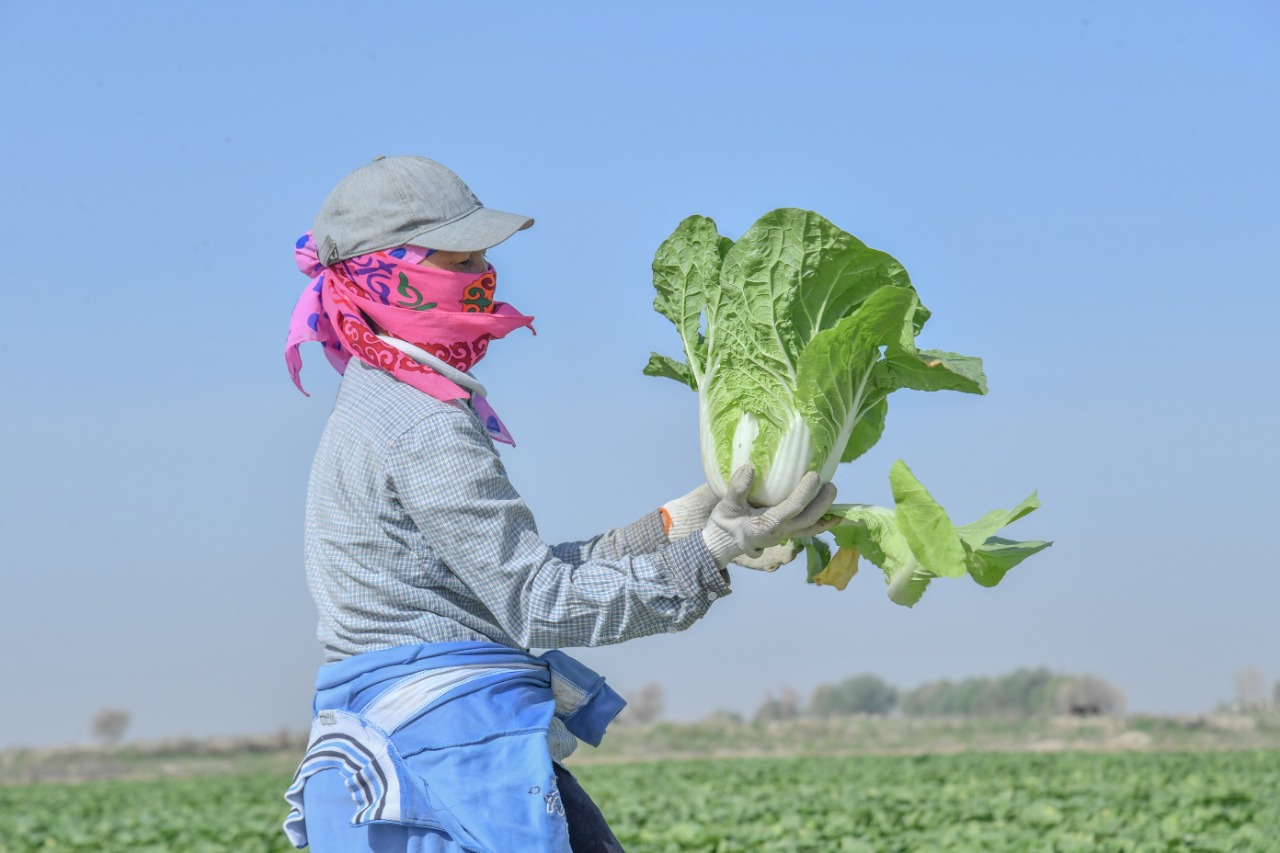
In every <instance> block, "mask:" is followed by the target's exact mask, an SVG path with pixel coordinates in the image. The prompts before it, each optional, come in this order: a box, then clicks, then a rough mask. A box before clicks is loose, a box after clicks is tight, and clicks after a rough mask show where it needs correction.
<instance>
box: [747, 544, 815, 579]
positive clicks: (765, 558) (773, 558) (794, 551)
mask: <svg viewBox="0 0 1280 853" xmlns="http://www.w3.org/2000/svg"><path fill="white" fill-rule="evenodd" d="M803 547H804V546H803V545H801V544H800V543H799V542H797V541H796V540H794V539H792V540H790V541H788V542H783V543H782V544H781V545H770V546H769V547H768V548H765V549H764V551H762V552H761V553H760V556H759V557H748V556H747V555H746V554H743V555H742V556H740V557H735V558H734V560H733V564H734V565H735V566H742V568H744V569H755V570H756V571H757V572H776V571H777V570H778V569H780V568H782V567H783V566H785V565H786V564H787V563H790V562H791V561H792V560H794V559H795V558H796V557H797V556H799V554H800V551H801V549H802V548H803Z"/></svg>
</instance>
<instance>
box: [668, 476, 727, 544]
mask: <svg viewBox="0 0 1280 853" xmlns="http://www.w3.org/2000/svg"><path fill="white" fill-rule="evenodd" d="M719 502H720V499H719V498H717V497H716V493H715V492H713V491H711V487H710V486H708V485H707V484H706V483H703V484H702V485H701V486H698V488H696V489H694V490H693V491H692V492H690V493H689V494H687V495H682V496H681V497H678V498H676V499H675V500H672V501H667V502H666V503H664V504H663V505H662V507H661V510H660V511H661V512H662V526H663V527H664V528H665V529H666V531H667V541H668V542H675V541H676V540H678V539H683V538H685V537H686V536H692V535H693V534H695V533H697V532H699V531H700V530H702V528H704V527H706V526H707V519H708V518H710V517H711V509H712V507H714V506H715V505H716V504H717V503H719Z"/></svg>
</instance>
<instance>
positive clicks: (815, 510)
mask: <svg viewBox="0 0 1280 853" xmlns="http://www.w3.org/2000/svg"><path fill="white" fill-rule="evenodd" d="M755 476H756V472H755V468H753V467H752V466H751V465H749V464H748V465H743V466H742V467H740V468H739V469H738V470H737V471H734V472H733V477H732V478H730V480H729V488H728V490H727V491H726V492H725V495H724V498H722V499H721V501H720V502H719V503H718V504H716V505H715V507H714V508H713V509H712V510H711V515H710V517H709V518H708V519H707V525H706V527H704V528H703V529H702V538H703V540H704V541H705V542H706V545H707V550H708V551H710V552H711V556H712V557H714V558H715V561H716V564H717V565H719V566H720V567H721V568H724V567H725V566H728V565H729V563H730V562H731V561H732V560H734V559H735V558H737V557H739V556H741V555H743V554H746V555H747V556H748V557H751V558H759V557H761V556H763V554H764V549H765V548H767V547H769V546H770V545H776V544H778V543H780V542H783V541H785V540H787V539H796V538H800V537H805V536H813V535H815V534H817V533H820V532H822V531H823V530H825V529H826V526H825V525H824V523H823V522H822V516H823V515H824V514H825V513H826V511H827V510H828V509H829V508H830V507H831V504H832V503H833V502H834V501H835V499H836V487H835V486H833V485H832V484H831V483H822V481H821V480H819V479H818V475H817V474H815V473H813V472H812V471H810V472H809V473H808V474H805V475H804V476H803V477H801V478H800V482H799V483H798V484H797V485H796V487H795V489H794V490H792V492H791V494H790V495H788V496H787V497H785V498H783V499H782V501H781V502H779V503H778V504H777V505H776V506H771V507H759V508H757V507H753V506H751V504H750V503H748V502H747V495H749V494H750V493H751V484H752V483H753V482H754V481H755ZM775 568H776V566H775Z"/></svg>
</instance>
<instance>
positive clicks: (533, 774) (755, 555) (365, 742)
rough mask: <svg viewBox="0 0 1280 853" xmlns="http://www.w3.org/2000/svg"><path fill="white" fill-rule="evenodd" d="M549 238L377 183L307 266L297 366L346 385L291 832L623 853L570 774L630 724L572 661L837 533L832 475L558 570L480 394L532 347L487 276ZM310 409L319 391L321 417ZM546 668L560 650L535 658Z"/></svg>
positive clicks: (306, 250) (433, 173)
mask: <svg viewBox="0 0 1280 853" xmlns="http://www.w3.org/2000/svg"><path fill="white" fill-rule="evenodd" d="M532 224H533V220H532V219H530V218H528V217H525V216H519V215H515V214H511V213H504V212H501V211H498V210H494V209H492V208H488V207H484V206H483V205H482V204H481V203H480V201H479V200H478V199H477V198H476V197H475V195H474V194H473V193H472V192H471V190H470V189H468V187H467V186H466V185H465V184H464V183H463V182H462V181H461V180H460V179H459V178H458V176H457V175H455V174H454V173H453V172H451V171H450V170H448V169H447V168H445V167H444V166H442V165H440V164H439V163H436V162H434V161H431V160H428V159H425V158H421V157H378V158H375V159H374V160H373V161H372V162H370V163H368V164H367V165H365V166H362V167H361V168H358V169H356V170H355V171H353V172H351V173H350V174H349V175H347V176H346V177H345V178H343V179H342V180H341V181H340V182H339V183H338V185H337V186H336V187H335V188H334V189H333V191H332V192H331V193H330V194H329V196H328V197H327V199H326V200H325V201H324V203H323V204H322V205H321V208H320V211H319V213H318V214H317V215H316V217H315V220H314V223H313V226H312V229H311V231H310V232H308V233H307V234H305V235H303V237H302V238H300V239H299V240H298V242H297V245H296V247H295V256H296V259H297V262H298V266H299V268H300V269H301V270H302V272H303V273H305V274H306V275H307V276H308V278H309V279H310V280H309V282H308V284H307V286H306V287H305V289H304V290H303V293H302V296H301V298H300V299H299V301H298V303H297V306H296V307H295V309H294V312H293V317H292V322H291V325H290V331H289V337H288V341H287V345H286V363H287V365H288V368H289V372H290V374H291V376H292V378H293V381H294V383H295V384H296V385H297V386H298V388H299V390H301V389H302V384H301V378H300V371H301V366H302V363H301V358H300V355H299V347H300V345H301V344H302V343H304V342H307V341H314V342H317V343H319V344H320V345H321V347H322V349H323V352H324V354H325V356H326V357H327V358H328V360H329V362H330V363H331V364H332V365H333V366H334V367H335V368H336V369H337V370H338V371H339V372H341V373H343V380H342V383H341V386H340V388H339V390H338V394H337V399H336V401H335V403H334V407H333V410H332V412H331V414H330V415H329V419H328V422H327V424H326V427H325V430H324V433H323V435H322V437H321V439H320V444H319V448H318V450H317V453H316V457H315V461H314V464H313V467H312V471H311V477H310V483H309V486H308V491H307V508H306V535H305V561H306V569H307V579H308V583H309V586H310V590H311V594H312V597H313V598H314V600H315V604H316V607H317V610H318V613H319V624H318V629H317V635H318V638H319V639H320V641H321V642H322V643H323V645H324V650H325V663H324V664H323V665H322V666H321V667H320V669H319V672H318V674H317V681H316V695H315V702H314V711H315V717H314V721H313V726H312V730H311V736H310V740H309V744H308V748H307V752H306V754H305V755H304V757H303V759H302V761H301V763H300V765H299V768H298V772H297V774H296V776H295V778H294V782H293V784H292V785H291V786H290V788H289V790H288V792H287V793H286V800H287V801H288V802H289V804H290V806H291V811H290V813H289V817H288V819H287V820H286V823H285V831H286V833H287V834H288V836H289V839H290V840H291V841H292V842H293V843H294V845H295V846H299V847H301V846H306V845H308V844H309V845H310V846H311V847H312V848H313V849H315V850H317V851H319V853H325V851H331V850H341V851H346V850H362V851H363V850H376V851H392V850H396V851H410V850H412V851H460V850H468V851H476V850H493V851H501V853H507V851H515V850H519V851H522V853H524V852H526V851H567V850H572V851H587V850H592V851H595V850H600V851H609V850H621V849H622V848H621V846H620V845H619V843H618V841H617V839H616V838H615V836H614V834H613V833H612V832H611V831H610V829H609V827H608V824H607V823H606V821H605V819H604V817H603V815H602V814H601V812H600V810H599V809H598V808H597V807H596V805H595V804H594V803H593V802H592V801H591V799H590V797H589V796H588V795H587V794H586V793H585V792H584V791H583V790H582V789H581V787H580V786H579V785H578V784H577V782H576V780H574V778H573V776H572V775H571V774H570V773H569V772H568V771H567V770H565V768H564V767H563V766H562V764H561V763H560V762H561V761H562V760H563V759H564V758H566V757H567V756H568V755H569V754H570V753H571V752H572V751H573V750H574V748H575V747H576V746H577V743H578V740H585V741H587V742H589V743H592V744H599V742H600V738H601V736H602V735H603V733H604V729H605V727H606V726H607V725H608V723H609V721H610V720H611V719H612V718H613V717H614V715H616V714H617V712H618V711H619V710H621V708H622V705H623V704H624V703H623V702H622V700H621V699H620V697H619V696H618V695H617V694H616V693H615V692H613V691H612V690H611V689H610V688H609V687H608V686H607V685H605V684H604V679H603V678H601V677H600V676H598V675H597V674H596V673H594V672H591V671H590V670H589V669H587V668H586V667H585V666H583V665H582V664H580V663H578V662H577V661H575V660H573V658H571V657H570V656H568V655H567V654H565V653H564V652H562V651H559V649H561V648H565V647H573V646H598V645H605V644H609V643H618V642H623V641H625V640H629V639H632V638H635V637H642V636H647V635H651V634H656V633H662V632H674V631H681V630H684V629H685V628H688V627H689V626H690V625H692V624H693V623H694V622H695V621H697V620H698V619H700V618H702V616H703V615H705V614H706V613H707V611H708V608H709V607H710V606H711V604H712V602H713V601H715V600H716V599H718V598H720V597H723V596H725V595H727V594H728V593H729V592H730V584H729V576H728V574H727V571H726V570H727V567H728V566H729V564H730V563H731V562H734V561H738V562H740V563H741V564H744V565H747V566H748V567H753V568H764V569H770V568H776V567H777V566H778V565H779V564H780V562H783V561H785V560H786V559H789V557H790V554H791V552H785V553H782V554H780V555H779V554H777V553H776V550H775V552H771V553H766V549H770V548H774V549H776V548H777V547H778V546H779V543H782V542H784V541H788V540H793V539H797V538H801V537H805V536H808V535H812V534H813V533H814V532H816V531H818V530H820V529H821V528H822V527H823V525H824V523H825V522H823V521H822V520H821V519H822V516H823V515H824V513H826V511H827V509H828V508H829V507H830V505H831V503H832V501H833V500H834V497H835V489H834V487H833V486H831V485H830V484H825V485H824V484H821V483H820V482H819V479H818V477H817V475H816V474H811V475H809V476H806V477H804V478H803V479H802V480H801V482H800V484H799V485H798V486H797V487H796V488H795V489H794V490H793V491H792V492H791V493H790V494H788V495H787V496H785V497H784V498H783V499H781V500H780V501H778V502H777V503H776V505H773V506H765V507H758V506H753V505H752V504H751V503H750V502H749V501H748V499H747V495H748V494H749V493H750V491H751V487H752V481H753V476H754V472H753V469H752V468H751V466H749V465H744V466H742V467H741V468H740V469H738V470H737V471H736V472H734V474H733V476H732V478H731V481H730V482H729V483H728V487H727V489H725V490H724V497H723V498H722V499H717V497H716V496H715V494H714V493H713V492H712V491H711V489H710V488H709V487H708V486H707V485H705V484H704V485H701V486H699V487H698V488H696V489H694V490H693V491H692V492H690V493H688V494H686V495H684V496H682V497H678V498H675V499H673V500H671V501H669V502H667V503H666V504H665V505H663V506H662V507H660V508H655V509H654V510H653V511H652V512H650V513H648V514H646V515H645V516H644V517H643V518H640V519H639V520H636V521H634V522H632V523H630V524H627V525H625V526H623V527H619V528H617V529H614V530H609V531H607V532H605V533H602V534H600V535H598V536H595V537H593V538H590V539H587V540H584V541H580V542H569V543H563V544H549V543H546V542H544V541H543V540H542V539H541V538H540V537H539V535H538V531H537V527H536V525H535V523H534V518H533V514H532V513H531V511H530V509H529V507H528V506H527V505H526V504H525V503H524V501H523V500H522V499H521V498H520V495H519V494H518V493H517V492H516V490H515V488H514V487H513V486H512V484H511V482H510V481H509V480H508V478H507V475H506V472H505V470H504V469H503V466H502V462H501V459H500V458H499V454H498V452H497V449H496V445H497V444H502V443H505V444H514V441H513V439H512V437H511V434H510V432H509V431H508V430H507V427H506V426H505V425H504V424H503V422H502V420H501V419H500V418H499V416H498V414H497V412H496V411H495V409H494V407H493V405H491V403H490V401H489V399H488V396H487V393H486V389H485V387H484V385H483V384H481V382H480V381H479V380H478V379H477V378H476V377H475V376H474V374H473V368H474V367H475V365H476V364H477V363H478V362H479V361H480V360H481V359H482V358H483V357H484V356H485V355H486V354H487V352H488V349H489V345H490V343H491V342H492V341H494V340H498V339H500V338H502V337H504V336H506V335H507V334H510V333H511V332H513V331H516V330H518V329H522V328H531V323H532V319H533V318H532V317H529V316H527V315H524V314H522V313H520V312H519V311H518V310H516V309H515V308H514V307H512V306H511V305H509V304H507V303H505V302H502V301H499V300H498V299H497V294H496V285H497V272H496V270H495V269H494V267H493V266H492V264H490V263H489V261H488V260H487V258H486V255H485V252H486V250H488V249H490V248H492V247H493V246H496V245H497V244H499V243H501V242H503V241H504V240H506V239H507V238H508V237H510V236H511V235H513V234H514V233H516V232H517V231H521V230H524V229H526V228H528V227H529V226H531V225H532ZM304 393H305V391H304ZM530 649H550V650H551V651H547V652H545V653H544V654H541V655H536V656H535V655H534V654H532V653H531V652H530V651H529V650H530Z"/></svg>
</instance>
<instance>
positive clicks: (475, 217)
mask: <svg viewBox="0 0 1280 853" xmlns="http://www.w3.org/2000/svg"><path fill="white" fill-rule="evenodd" d="M532 224H533V219H531V218H530V217H528V216H520V215H519V214H516V213H506V212H504V211H501V210H494V209H493V208H489V207H477V208H476V209H475V210H473V211H472V212H471V213H468V214H467V215H466V216H464V217H462V218H461V219H455V220H454V221H452V222H449V223H446V224H444V225H440V226H438V227H436V228H432V229H431V230H429V231H423V232H421V233H418V234H415V235H413V236H412V237H410V238H409V239H408V240H406V241H405V242H406V243H408V244H409V245H410V246H420V247H422V248H424V249H437V250H440V251H444V252H478V251H480V250H481V249H489V248H492V247H493V246H496V245H498V244H499V243H501V242H502V241H503V240H505V239H507V238H508V237H510V236H511V235H512V234H514V233H516V232H517V231H523V230H524V229H526V228H528V227H529V226H530V225H532Z"/></svg>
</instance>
